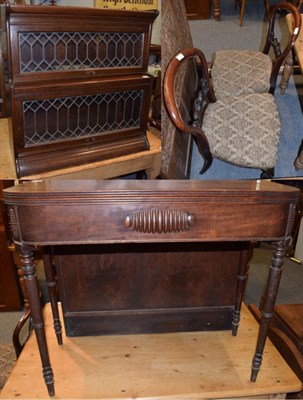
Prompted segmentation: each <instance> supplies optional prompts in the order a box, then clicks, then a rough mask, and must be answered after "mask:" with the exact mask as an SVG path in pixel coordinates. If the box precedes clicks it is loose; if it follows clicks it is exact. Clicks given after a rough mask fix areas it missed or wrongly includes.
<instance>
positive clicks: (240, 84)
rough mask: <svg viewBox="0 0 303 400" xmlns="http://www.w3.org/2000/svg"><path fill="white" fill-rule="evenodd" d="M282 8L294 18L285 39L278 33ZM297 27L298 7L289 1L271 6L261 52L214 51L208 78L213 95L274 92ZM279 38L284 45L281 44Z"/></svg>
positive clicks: (298, 21)
mask: <svg viewBox="0 0 303 400" xmlns="http://www.w3.org/2000/svg"><path fill="white" fill-rule="evenodd" d="M281 11H286V12H287V13H290V14H291V15H292V18H293V29H292V32H291V33H290V34H289V37H288V38H285V37H283V35H282V34H281V32H277V26H278V19H279V18H280V17H281V16H280V13H281ZM300 28H301V15H300V11H299V9H298V8H297V7H296V6H294V5H292V4H291V3H287V2H282V3H278V4H275V5H274V6H273V7H272V8H271V11H270V14H269V21H268V31H267V36H266V40H265V44H264V47H263V50H262V51H249V50H220V51H216V52H215V53H214V56H213V63H212V67H211V78H212V81H213V85H214V90H215V93H216V97H217V98H218V99H221V98H224V97H226V96H238V95H242V94H250V93H272V94H273V93H274V91H275V87H276V82H277V78H278V74H279V70H280V68H281V66H282V64H283V62H284V61H285V59H286V57H287V56H288V54H289V53H290V52H291V50H292V48H293V45H294V43H295V41H296V40H297V38H298V35H299V32H300ZM287 32H288V31H287ZM278 38H279V39H278ZM282 39H283V42H284V45H283V46H281V44H280V41H281V43H282Z"/></svg>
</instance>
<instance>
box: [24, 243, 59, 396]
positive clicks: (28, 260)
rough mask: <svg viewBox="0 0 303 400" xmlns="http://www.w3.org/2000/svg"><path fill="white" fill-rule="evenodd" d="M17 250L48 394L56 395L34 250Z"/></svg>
mask: <svg viewBox="0 0 303 400" xmlns="http://www.w3.org/2000/svg"><path fill="white" fill-rule="evenodd" d="M16 250H17V251H18V253H19V256H20V260H21V263H22V271H23V274H24V280H25V288H26V292H27V295H28V300H29V306H30V312H31V317H32V326H33V328H34V330H35V334H36V339H37V343H38V348H39V353H40V358H41V362H42V371H43V377H44V381H45V384H46V386H47V390H48V394H49V395H50V396H54V395H55V388H54V375H53V370H52V367H51V365H50V360H49V354H48V348H47V342H46V335H45V328H44V321H43V315H42V309H41V304H40V296H39V287H38V279H37V274H36V266H35V264H34V256H33V248H32V247H29V246H22V245H18V244H16Z"/></svg>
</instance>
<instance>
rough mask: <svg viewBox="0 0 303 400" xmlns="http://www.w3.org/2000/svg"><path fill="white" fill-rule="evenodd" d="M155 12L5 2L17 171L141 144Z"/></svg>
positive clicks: (106, 154)
mask: <svg viewBox="0 0 303 400" xmlns="http://www.w3.org/2000/svg"><path fill="white" fill-rule="evenodd" d="M157 14H158V11H156V10H155V11H144V12H143V11H125V10H109V9H97V8H85V7H61V6H60V7H51V6H43V7H37V6H18V5H12V6H8V12H7V21H8V32H9V35H8V36H9V61H10V67H11V70H10V74H11V79H12V120H13V136H14V151H15V157H16V169H17V175H18V176H19V177H23V176H30V175H32V174H36V173H41V172H47V171H50V170H58V169H60V168H65V167H71V166H75V165H81V164H84V163H89V162H95V161H99V160H103V159H109V158H112V157H117V156H121V155H125V154H131V153H135V152H138V151H142V150H147V149H148V148H149V144H148V141H147V137H146V129H147V116H148V110H149V105H150V93H151V77H150V76H149V75H148V74H147V66H148V55H149V47H150V37H151V28H152V23H153V21H154V19H155V18H156V16H157Z"/></svg>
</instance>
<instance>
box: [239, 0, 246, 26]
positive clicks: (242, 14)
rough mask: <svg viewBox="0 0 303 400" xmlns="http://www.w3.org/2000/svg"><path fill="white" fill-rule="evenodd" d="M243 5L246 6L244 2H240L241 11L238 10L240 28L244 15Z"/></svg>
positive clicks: (243, 0)
mask: <svg viewBox="0 0 303 400" xmlns="http://www.w3.org/2000/svg"><path fill="white" fill-rule="evenodd" d="M245 5H246V0H242V1H241V9H240V26H242V25H243V18H244V13H245Z"/></svg>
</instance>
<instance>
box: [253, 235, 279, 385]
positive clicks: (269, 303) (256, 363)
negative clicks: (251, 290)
mask: <svg viewBox="0 0 303 400" xmlns="http://www.w3.org/2000/svg"><path fill="white" fill-rule="evenodd" d="M285 249H286V241H285V240H283V241H279V242H277V243H275V244H274V248H273V255H272V259H271V266H270V270H269V275H268V281H267V287H266V292H265V298H264V303H263V306H262V311H261V322H260V329H259V335H258V340H257V345H256V351H255V354H254V357H253V361H252V371H251V378H250V380H251V381H252V382H255V381H256V379H257V375H258V372H259V370H260V367H261V364H262V357H263V351H264V347H265V342H266V338H267V333H268V328H269V323H270V320H271V318H272V316H273V313H274V306H275V302H276V297H277V293H278V288H279V284H280V279H281V275H282V266H283V261H284V254H285Z"/></svg>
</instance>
